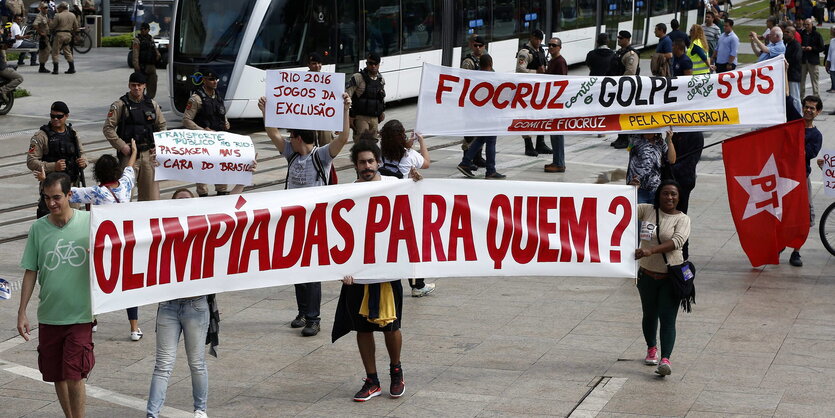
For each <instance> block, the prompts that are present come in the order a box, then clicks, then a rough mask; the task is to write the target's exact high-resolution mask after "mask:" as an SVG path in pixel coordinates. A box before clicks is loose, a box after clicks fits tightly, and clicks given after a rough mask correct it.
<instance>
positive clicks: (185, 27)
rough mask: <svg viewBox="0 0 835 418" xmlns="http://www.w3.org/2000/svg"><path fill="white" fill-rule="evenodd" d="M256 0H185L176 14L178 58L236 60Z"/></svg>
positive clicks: (202, 60) (201, 60)
mask: <svg viewBox="0 0 835 418" xmlns="http://www.w3.org/2000/svg"><path fill="white" fill-rule="evenodd" d="M254 5H255V0H245V1H237V2H232V3H228V2H227V1H226V0H184V1H183V2H182V3H181V4H180V6H179V7H180V10H179V11H178V14H179V16H180V18H179V21H180V24H179V26H178V27H177V32H178V33H177V36H176V38H177V42H178V43H179V44H178V47H177V52H176V55H177V59H190V60H194V61H200V62H206V61H214V60H229V61H233V62H234V61H235V57H237V55H238V50H239V49H240V45H241V38H243V34H244V28H245V27H246V22H247V21H249V15H250V14H252V8H253V6H254Z"/></svg>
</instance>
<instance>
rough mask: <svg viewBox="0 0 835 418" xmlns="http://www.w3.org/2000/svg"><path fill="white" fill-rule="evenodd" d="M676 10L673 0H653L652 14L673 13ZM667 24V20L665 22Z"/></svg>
mask: <svg viewBox="0 0 835 418" xmlns="http://www.w3.org/2000/svg"><path fill="white" fill-rule="evenodd" d="M675 11H676V2H675V0H653V2H652V14H653V16H658V15H664V14H668V13H674V12H675ZM665 23H667V24H669V22H665Z"/></svg>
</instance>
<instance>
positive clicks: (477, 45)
mask: <svg viewBox="0 0 835 418" xmlns="http://www.w3.org/2000/svg"><path fill="white" fill-rule="evenodd" d="M473 47H475V48H484V44H473Z"/></svg>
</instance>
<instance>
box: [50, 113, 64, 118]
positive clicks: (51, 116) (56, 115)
mask: <svg viewBox="0 0 835 418" xmlns="http://www.w3.org/2000/svg"><path fill="white" fill-rule="evenodd" d="M64 116H67V115H65V114H62V113H50V114H49V117H50V118H51V119H63V118H64Z"/></svg>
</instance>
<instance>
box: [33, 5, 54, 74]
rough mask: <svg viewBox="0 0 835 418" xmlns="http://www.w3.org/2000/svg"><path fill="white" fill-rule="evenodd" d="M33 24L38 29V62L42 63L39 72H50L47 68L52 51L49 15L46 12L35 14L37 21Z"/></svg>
mask: <svg viewBox="0 0 835 418" xmlns="http://www.w3.org/2000/svg"><path fill="white" fill-rule="evenodd" d="M32 26H34V27H35V29H36V30H37V31H38V62H40V63H41V68H40V69H39V70H38V72H39V73H48V72H49V70H47V69H46V62H47V61H48V60H49V55H50V52H51V51H52V47H51V45H49V15H48V14H46V13H43V12H41V13H38V14H37V16H35V21H34V22H32Z"/></svg>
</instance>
